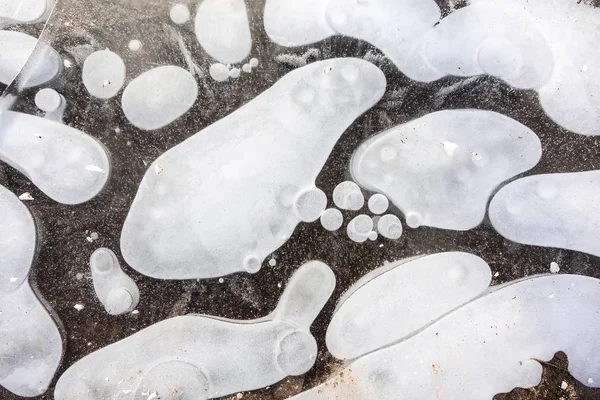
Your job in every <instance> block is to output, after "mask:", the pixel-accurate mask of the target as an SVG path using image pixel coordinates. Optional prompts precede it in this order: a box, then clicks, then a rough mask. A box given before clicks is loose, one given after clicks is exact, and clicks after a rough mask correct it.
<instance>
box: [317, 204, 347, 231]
mask: <svg viewBox="0 0 600 400" xmlns="http://www.w3.org/2000/svg"><path fill="white" fill-rule="evenodd" d="M343 223H344V216H343V215H342V212H341V211H340V210H338V209H335V208H328V209H327V210H325V211H323V214H322V215H321V225H322V226H323V228H325V229H326V230H328V231H332V232H333V231H337V230H338V229H340V228H341V227H342V224H343Z"/></svg>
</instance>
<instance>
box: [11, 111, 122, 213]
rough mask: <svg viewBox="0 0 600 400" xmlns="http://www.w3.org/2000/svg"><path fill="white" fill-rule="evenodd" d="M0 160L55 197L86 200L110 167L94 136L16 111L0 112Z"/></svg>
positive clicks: (75, 201) (99, 186) (68, 201)
mask: <svg viewBox="0 0 600 400" xmlns="http://www.w3.org/2000/svg"><path fill="white" fill-rule="evenodd" d="M0 160H2V161H4V162H6V163H7V164H9V165H11V166H12V167H14V168H16V169H17V170H19V171H20V172H21V173H22V174H23V175H25V176H27V177H28V178H29V179H30V180H31V182H33V184H35V185H36V186H37V187H38V188H39V189H40V190H41V191H43V192H44V193H46V195H48V196H49V197H51V198H52V199H54V200H56V201H58V202H59V203H64V204H79V203H83V202H84V201H87V200H89V199H91V198H92V197H94V196H96V195H97V194H98V193H99V192H100V191H101V190H102V188H103V187H104V185H105V184H106V181H107V180H108V175H109V174H108V173H106V172H102V173H99V172H96V171H90V170H89V169H88V168H86V166H88V165H95V166H97V167H100V168H101V169H102V170H103V171H109V170H110V164H109V160H108V156H107V154H106V152H105V150H104V147H103V146H102V145H101V144H100V143H99V142H97V141H96V140H95V139H94V138H92V137H91V136H88V135H86V134H85V133H83V132H81V131H79V130H77V129H75V128H71V127H69V126H66V125H62V124H59V123H57V122H54V121H51V120H48V119H45V118H40V117H35V116H33V115H28V114H23V113H19V112H14V111H4V112H2V114H0Z"/></svg>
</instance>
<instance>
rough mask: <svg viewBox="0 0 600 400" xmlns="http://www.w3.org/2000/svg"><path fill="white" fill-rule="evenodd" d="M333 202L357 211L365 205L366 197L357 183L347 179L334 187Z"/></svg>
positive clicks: (345, 208) (346, 208) (343, 207)
mask: <svg viewBox="0 0 600 400" xmlns="http://www.w3.org/2000/svg"><path fill="white" fill-rule="evenodd" d="M333 202H334V203H335V205H336V206H337V207H338V208H341V209H342V210H351V211H357V210H360V209H361V208H362V206H364V205H365V197H364V196H363V194H362V192H361V190H360V187H358V185H357V184H356V183H354V182H350V181H345V182H341V183H339V184H338V185H337V186H336V187H335V188H334V189H333Z"/></svg>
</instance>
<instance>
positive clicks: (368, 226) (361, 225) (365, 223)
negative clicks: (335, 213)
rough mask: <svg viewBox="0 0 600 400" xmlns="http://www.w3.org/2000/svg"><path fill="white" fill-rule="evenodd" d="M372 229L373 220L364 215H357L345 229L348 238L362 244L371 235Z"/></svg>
mask: <svg viewBox="0 0 600 400" xmlns="http://www.w3.org/2000/svg"><path fill="white" fill-rule="evenodd" d="M372 229H373V220H372V219H371V217H369V216H368V215H365V214H361V215H357V216H356V217H354V218H353V219H352V220H351V221H350V222H349V223H348V226H347V227H346V233H347V234H348V237H349V238H350V239H351V240H352V241H354V242H357V243H363V242H365V241H366V240H367V239H368V238H369V235H370V234H371V230H372Z"/></svg>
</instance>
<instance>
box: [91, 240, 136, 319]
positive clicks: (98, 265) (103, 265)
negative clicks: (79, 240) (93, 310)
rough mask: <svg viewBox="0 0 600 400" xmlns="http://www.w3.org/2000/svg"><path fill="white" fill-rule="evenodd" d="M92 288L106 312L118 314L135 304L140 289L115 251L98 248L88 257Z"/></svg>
mask: <svg viewBox="0 0 600 400" xmlns="http://www.w3.org/2000/svg"><path fill="white" fill-rule="evenodd" d="M90 268H91V270H92V279H93V280H94V290H95V291H96V296H98V300H100V302H101V303H102V305H103V306H104V309H105V310H106V312H107V313H109V314H111V315H120V314H124V313H126V312H129V311H133V309H134V308H135V307H136V306H137V304H138V301H139V300H140V291H139V289H138V287H137V285H136V284H135V282H134V281H133V279H131V278H130V277H129V276H127V274H125V272H123V270H122V269H121V266H120V265H119V260H118V259H117V256H116V255H115V253H113V252H112V251H111V250H109V249H105V248H100V249H98V250H96V251H94V253H93V254H92V256H91V258H90Z"/></svg>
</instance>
